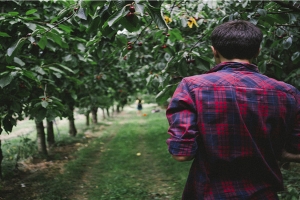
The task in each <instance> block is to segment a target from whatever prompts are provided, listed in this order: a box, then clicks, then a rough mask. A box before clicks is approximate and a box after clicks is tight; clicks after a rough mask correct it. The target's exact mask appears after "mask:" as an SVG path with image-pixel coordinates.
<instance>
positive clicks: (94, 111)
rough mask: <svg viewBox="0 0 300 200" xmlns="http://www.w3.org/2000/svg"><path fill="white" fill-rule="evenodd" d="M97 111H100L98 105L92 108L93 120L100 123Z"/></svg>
mask: <svg viewBox="0 0 300 200" xmlns="http://www.w3.org/2000/svg"><path fill="white" fill-rule="evenodd" d="M97 111H98V108H97V107H93V108H92V121H93V124H97V123H98V117H97Z"/></svg>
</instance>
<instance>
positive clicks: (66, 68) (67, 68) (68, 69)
mask: <svg viewBox="0 0 300 200" xmlns="http://www.w3.org/2000/svg"><path fill="white" fill-rule="evenodd" d="M56 65H58V66H60V67H61V68H63V69H64V70H67V71H69V72H71V73H72V74H74V71H73V70H72V69H70V68H69V67H67V66H65V65H62V64H58V63H56Z"/></svg>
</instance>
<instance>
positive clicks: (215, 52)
mask: <svg viewBox="0 0 300 200" xmlns="http://www.w3.org/2000/svg"><path fill="white" fill-rule="evenodd" d="M210 48H211V50H212V52H213V54H214V57H215V58H219V57H220V55H219V52H218V51H217V50H216V49H215V48H214V47H213V46H210Z"/></svg>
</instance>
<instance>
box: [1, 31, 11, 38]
mask: <svg viewBox="0 0 300 200" xmlns="http://www.w3.org/2000/svg"><path fill="white" fill-rule="evenodd" d="M0 37H10V35H8V34H7V33H4V32H1V31H0Z"/></svg>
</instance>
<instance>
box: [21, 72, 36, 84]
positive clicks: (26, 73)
mask: <svg viewBox="0 0 300 200" xmlns="http://www.w3.org/2000/svg"><path fill="white" fill-rule="evenodd" d="M21 73H22V74H23V75H24V76H26V77H27V78H29V79H31V80H33V81H36V82H39V81H38V79H37V78H36V76H35V75H34V74H33V73H32V71H27V70H22V72H21Z"/></svg>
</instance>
